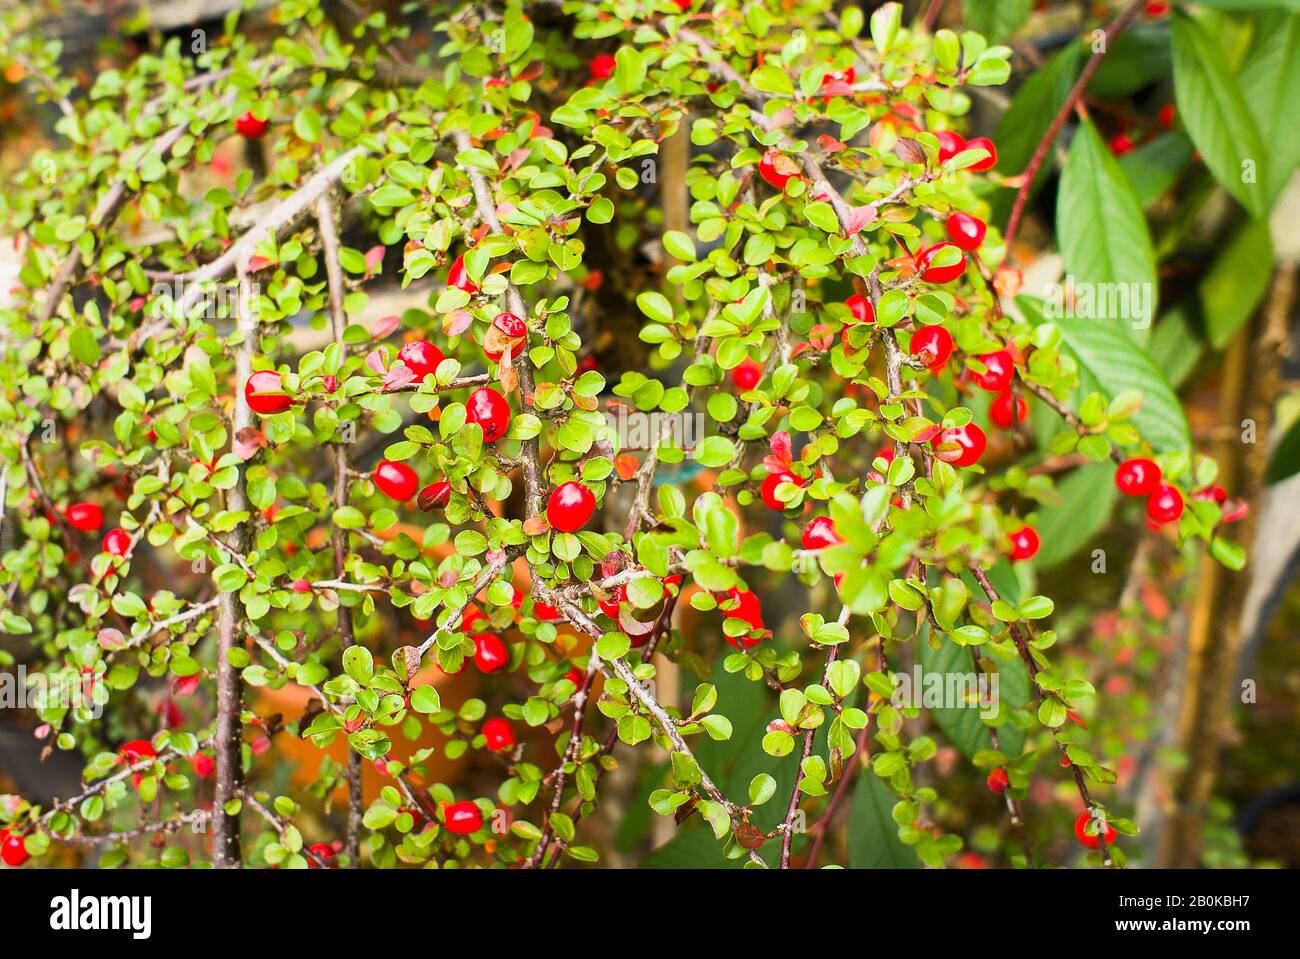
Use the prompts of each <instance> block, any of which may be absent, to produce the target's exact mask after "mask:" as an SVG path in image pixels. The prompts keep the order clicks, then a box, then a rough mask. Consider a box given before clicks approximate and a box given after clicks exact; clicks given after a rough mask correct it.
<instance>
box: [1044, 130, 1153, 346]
mask: <svg viewBox="0 0 1300 959" xmlns="http://www.w3.org/2000/svg"><path fill="white" fill-rule="evenodd" d="M1056 233H1057V237H1058V242H1059V243H1060V246H1061V255H1062V256H1063V257H1064V259H1065V272H1066V274H1067V276H1068V277H1071V278H1072V279H1073V281H1074V283H1075V284H1076V285H1077V286H1079V288H1080V289H1081V290H1083V289H1084V288H1083V287H1082V286H1081V284H1089V291H1090V292H1091V293H1092V294H1093V302H1094V304H1096V305H1097V306H1101V305H1103V304H1109V303H1112V302H1122V301H1116V300H1114V299H1113V298H1112V296H1111V294H1112V293H1115V292H1118V291H1121V290H1127V291H1131V292H1132V293H1133V294H1134V297H1133V298H1126V299H1129V300H1130V303H1129V306H1128V308H1127V312H1128V313H1130V314H1133V315H1129V316H1105V317H1096V318H1094V319H1091V320H1089V321H1088V322H1089V323H1091V324H1094V325H1097V326H1104V327H1107V328H1108V329H1111V330H1113V331H1116V332H1120V331H1123V332H1120V335H1121V336H1123V337H1125V338H1126V339H1129V340H1130V342H1131V341H1132V340H1134V339H1137V340H1139V341H1141V340H1143V339H1145V329H1146V328H1147V327H1148V326H1149V325H1150V322H1151V320H1152V319H1154V310H1155V300H1156V264H1155V254H1154V253H1153V252H1152V250H1151V234H1150V233H1149V232H1148V231H1147V223H1146V218H1145V217H1144V216H1143V215H1142V207H1141V206H1139V205H1138V201H1137V197H1136V196H1134V194H1133V188H1132V187H1131V186H1129V182H1128V179H1127V178H1126V177H1125V176H1124V173H1123V171H1121V170H1120V168H1119V164H1118V163H1117V162H1116V160H1115V157H1114V156H1113V155H1112V154H1111V152H1110V150H1108V149H1107V148H1106V144H1105V143H1104V142H1102V139H1101V137H1100V136H1099V135H1098V133H1097V130H1096V128H1095V127H1093V125H1092V124H1091V123H1089V122H1087V121H1085V122H1083V123H1082V124H1080V126H1079V130H1078V132H1077V133H1076V134H1075V136H1074V142H1073V143H1072V144H1071V145H1070V154H1069V157H1068V158H1067V159H1066V162H1065V171H1064V172H1063V173H1062V174H1061V186H1060V190H1059V192H1058V193H1057V198H1056ZM1148 292H1149V293H1150V296H1149V297H1148V296H1147V295H1146V294H1147V293H1148ZM1137 303H1145V304H1146V307H1147V309H1148V311H1149V312H1148V314H1147V315H1146V316H1145V317H1138V316H1136V304H1137ZM1093 312H1094V313H1096V312H1098V311H1097V310H1093ZM1100 312H1108V310H1106V309H1103V310H1101V311H1100ZM1117 312H1123V311H1122V310H1120V311H1117Z"/></svg>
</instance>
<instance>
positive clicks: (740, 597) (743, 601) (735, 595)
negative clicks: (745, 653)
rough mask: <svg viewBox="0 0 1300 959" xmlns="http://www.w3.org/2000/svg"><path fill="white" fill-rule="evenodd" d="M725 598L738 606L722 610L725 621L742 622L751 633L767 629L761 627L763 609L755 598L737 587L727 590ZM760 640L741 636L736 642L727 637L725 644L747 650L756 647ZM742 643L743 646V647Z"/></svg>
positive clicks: (735, 639) (734, 639) (732, 638)
mask: <svg viewBox="0 0 1300 959" xmlns="http://www.w3.org/2000/svg"><path fill="white" fill-rule="evenodd" d="M727 596H728V597H729V598H730V599H732V600H734V601H736V602H737V603H738V604H739V605H737V606H736V608H735V609H729V610H724V612H723V615H725V616H726V618H727V619H739V620H742V621H744V622H746V623H748V624H749V628H750V630H751V631H753V630H756V629H766V628H767V627H766V626H764V625H763V608H762V606H761V605H760V603H759V601H758V597H757V596H755V595H754V594H753V593H751V592H749V591H748V590H746V591H745V592H743V593H742V592H741V591H740V588H739V587H737V586H733V587H731V589H729V590H727ZM760 639H761V637H753V638H751V637H749V636H743V637H740V638H739V640H738V639H737V638H736V637H734V636H728V637H727V642H728V643H730V644H731V645H732V646H733V647H735V648H736V649H742V648H743V649H748V648H749V647H751V646H756V645H758V643H759V642H760ZM742 643H743V644H744V645H743V646H742Z"/></svg>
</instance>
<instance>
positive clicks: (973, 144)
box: [966, 137, 998, 172]
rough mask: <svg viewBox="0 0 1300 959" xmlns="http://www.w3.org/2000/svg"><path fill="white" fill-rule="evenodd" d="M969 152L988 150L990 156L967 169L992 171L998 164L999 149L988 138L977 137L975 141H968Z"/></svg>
mask: <svg viewBox="0 0 1300 959" xmlns="http://www.w3.org/2000/svg"><path fill="white" fill-rule="evenodd" d="M966 149H967V150H987V151H988V154H989V155H988V156H986V157H985V158H984V159H983V160H980V161H978V162H977V163H972V164H971V165H970V166H969V167H967V169H970V170H975V171H976V172H983V171H984V170H992V169H993V168H994V167H995V166H997V164H998V148H997V147H995V146H994V145H993V141H992V140H990V139H989V138H988V137H976V138H975V139H974V140H967V141H966Z"/></svg>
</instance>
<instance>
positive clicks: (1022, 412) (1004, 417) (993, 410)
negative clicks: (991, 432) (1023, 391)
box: [989, 390, 1029, 430]
mask: <svg viewBox="0 0 1300 959" xmlns="http://www.w3.org/2000/svg"><path fill="white" fill-rule="evenodd" d="M1028 415H1029V404H1028V403H1026V402H1025V398H1024V397H1023V396H1017V397H1016V398H1015V405H1014V408H1013V406H1012V398H1011V391H1010V390H1004V391H1003V392H1001V393H999V394H998V396H997V399H995V400H994V401H993V402H992V403H991V404H990V405H989V419H990V420H992V421H993V425H994V426H999V427H1001V428H1002V429H1004V430H1009V429H1011V428H1012V427H1013V426H1016V425H1018V424H1020V423H1023V422H1024V421H1025V417H1027V416H1028Z"/></svg>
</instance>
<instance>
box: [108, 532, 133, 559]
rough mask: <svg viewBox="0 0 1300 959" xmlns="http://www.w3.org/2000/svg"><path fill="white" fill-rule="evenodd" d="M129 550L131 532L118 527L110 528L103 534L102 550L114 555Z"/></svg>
mask: <svg viewBox="0 0 1300 959" xmlns="http://www.w3.org/2000/svg"><path fill="white" fill-rule="evenodd" d="M130 550H131V534H130V533H128V532H127V531H126V530H124V529H122V528H121V527H118V528H117V529H110V530H109V531H108V532H107V533H106V534H105V536H104V552H105V553H112V554H113V555H114V556H125V555H126V554H127V553H128V552H130Z"/></svg>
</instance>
